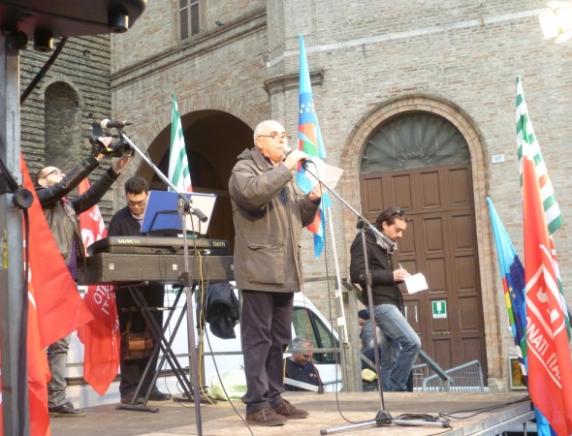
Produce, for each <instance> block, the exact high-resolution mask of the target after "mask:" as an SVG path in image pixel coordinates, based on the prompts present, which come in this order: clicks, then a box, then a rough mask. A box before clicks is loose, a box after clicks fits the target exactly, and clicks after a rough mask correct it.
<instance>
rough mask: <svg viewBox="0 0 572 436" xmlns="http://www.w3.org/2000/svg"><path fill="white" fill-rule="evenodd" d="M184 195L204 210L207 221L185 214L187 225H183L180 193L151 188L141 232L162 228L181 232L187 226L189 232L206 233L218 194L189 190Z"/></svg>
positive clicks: (160, 229)
mask: <svg viewBox="0 0 572 436" xmlns="http://www.w3.org/2000/svg"><path fill="white" fill-rule="evenodd" d="M182 195H183V196H184V197H185V198H187V200H189V201H190V202H191V203H192V204H193V205H195V206H196V207H197V208H199V209H200V210H201V211H203V213H204V214H205V215H206V217H207V220H206V221H201V220H200V219H199V217H197V216H196V215H185V225H184V227H183V223H182V219H181V216H180V214H179V212H178V201H179V198H180V197H179V194H178V193H177V192H172V191H153V190H151V191H149V198H148V199H147V205H146V206H145V212H144V213H143V222H142V223H141V233H152V232H156V231H162V230H163V231H176V232H181V231H182V230H181V229H183V228H185V229H186V230H187V232H192V233H195V234H197V235H203V236H204V235H206V234H207V231H208V228H209V224H210V222H211V216H212V213H213V209H214V206H215V201H216V195H215V194H205V193H198V192H189V193H184V194H182Z"/></svg>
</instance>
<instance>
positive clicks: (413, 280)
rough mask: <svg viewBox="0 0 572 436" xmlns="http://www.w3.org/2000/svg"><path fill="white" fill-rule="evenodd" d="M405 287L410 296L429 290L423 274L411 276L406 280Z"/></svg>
mask: <svg viewBox="0 0 572 436" xmlns="http://www.w3.org/2000/svg"><path fill="white" fill-rule="evenodd" d="M405 287H406V288H407V292H408V293H410V294H415V293H417V292H421V291H426V290H427V289H429V285H428V284H427V280H426V279H425V276H424V275H423V274H422V273H417V274H411V275H410V276H409V277H407V278H406V279H405Z"/></svg>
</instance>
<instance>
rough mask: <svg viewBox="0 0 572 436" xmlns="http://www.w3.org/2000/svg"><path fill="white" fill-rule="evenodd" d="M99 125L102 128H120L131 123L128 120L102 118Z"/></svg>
mask: <svg viewBox="0 0 572 436" xmlns="http://www.w3.org/2000/svg"><path fill="white" fill-rule="evenodd" d="M99 125H100V126H101V127H102V128H103V129H121V128H123V127H125V126H130V125H131V123H130V122H129V121H118V120H108V119H107V118H106V119H104V120H101V123H99Z"/></svg>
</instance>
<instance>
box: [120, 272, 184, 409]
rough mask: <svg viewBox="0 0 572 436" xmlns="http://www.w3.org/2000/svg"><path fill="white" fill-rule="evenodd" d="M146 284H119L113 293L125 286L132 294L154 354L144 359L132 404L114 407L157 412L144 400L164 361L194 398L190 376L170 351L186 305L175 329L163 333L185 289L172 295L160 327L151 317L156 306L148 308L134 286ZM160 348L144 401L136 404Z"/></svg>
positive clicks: (147, 398) (149, 393) (180, 288)
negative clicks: (170, 303)
mask: <svg viewBox="0 0 572 436" xmlns="http://www.w3.org/2000/svg"><path fill="white" fill-rule="evenodd" d="M146 284H147V283H138V284H129V285H122V286H117V287H116V292H118V291H119V292H122V291H121V289H122V288H126V289H127V290H128V291H129V292H130V293H131V296H132V297H133V300H134V301H135V303H136V304H137V307H138V308H139V310H140V311H141V315H142V316H143V318H144V320H145V323H146V324H147V326H148V327H149V329H150V331H151V335H152V336H153V339H154V341H155V346H154V349H153V353H152V354H151V357H150V358H149V361H148V362H147V365H146V366H145V369H144V370H143V375H142V376H141V380H140V381H139V384H138V385H137V388H136V389H135V392H134V394H133V398H132V400H131V403H128V404H125V403H120V404H119V405H118V406H117V409H122V410H135V411H140V412H152V413H157V412H158V411H159V409H158V408H156V407H150V406H147V402H148V401H149V396H150V395H151V391H152V390H153V387H154V386H155V382H156V380H157V377H158V376H159V371H160V370H161V368H162V367H163V365H164V364H165V361H167V363H168V364H169V366H170V367H171V369H172V370H173V372H174V374H175V377H177V380H178V382H179V384H180V385H181V387H182V389H183V394H184V395H185V396H186V397H187V398H193V395H192V391H193V388H192V385H191V382H190V380H189V378H188V377H187V374H186V373H185V371H184V370H183V368H182V367H181V365H180V364H179V361H178V360H177V356H176V355H175V352H174V351H173V348H172V345H173V341H174V338H175V335H176V334H177V331H178V330H179V326H180V325H181V321H182V320H183V317H184V315H185V312H186V306H185V307H183V308H182V309H181V311H180V312H179V315H178V319H177V322H176V324H175V328H174V329H173V332H172V333H171V335H170V337H169V338H167V337H166V333H167V329H168V326H169V323H170V321H171V318H172V317H173V315H174V313H175V312H176V308H177V303H178V302H179V300H180V298H181V295H182V294H183V289H184V288H183V287H182V286H181V287H179V289H178V291H177V294H176V297H175V302H174V303H173V305H172V306H170V307H169V315H168V316H167V319H166V320H165V321H164V322H163V326H160V325H159V324H158V323H157V320H156V319H155V318H154V317H153V316H152V311H153V310H156V309H155V308H152V307H149V306H148V305H147V302H146V301H145V298H143V296H142V295H141V291H140V290H139V289H137V286H145V285H146ZM123 292H124V291H123ZM160 351H161V352H162V353H163V356H162V358H161V361H160V362H159V365H158V366H157V370H156V371H155V374H154V376H153V379H152V380H151V383H150V384H149V387H148V388H147V391H146V392H145V396H144V397H143V403H141V404H137V400H138V398H139V395H140V393H141V391H142V390H143V383H144V381H145V379H146V377H147V374H148V373H149V371H151V370H152V368H151V364H152V363H153V360H154V358H155V357H156V356H157V355H158V354H159V352H160Z"/></svg>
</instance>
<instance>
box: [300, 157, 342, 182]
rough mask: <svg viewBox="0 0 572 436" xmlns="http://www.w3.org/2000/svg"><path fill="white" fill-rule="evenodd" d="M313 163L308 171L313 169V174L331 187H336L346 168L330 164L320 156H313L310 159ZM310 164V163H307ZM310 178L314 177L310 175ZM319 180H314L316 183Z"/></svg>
mask: <svg viewBox="0 0 572 436" xmlns="http://www.w3.org/2000/svg"><path fill="white" fill-rule="evenodd" d="M310 161H311V163H310V166H309V167H308V171H311V172H312V174H314V175H316V176H317V177H318V178H319V179H320V180H321V181H322V182H324V183H325V184H326V185H327V186H328V187H329V188H330V189H334V188H335V187H336V185H337V184H338V182H339V181H340V177H342V173H343V172H344V170H342V169H341V168H338V167H335V166H333V165H328V164H327V163H326V162H324V161H323V160H322V159H320V158H318V157H312V159H310ZM306 165H308V164H306ZM310 178H313V177H312V176H310ZM316 183H317V182H316V181H315V180H314V183H313V184H314V185H315V184H316Z"/></svg>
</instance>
